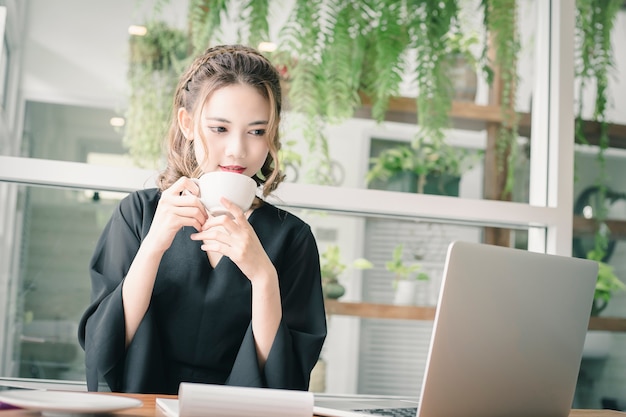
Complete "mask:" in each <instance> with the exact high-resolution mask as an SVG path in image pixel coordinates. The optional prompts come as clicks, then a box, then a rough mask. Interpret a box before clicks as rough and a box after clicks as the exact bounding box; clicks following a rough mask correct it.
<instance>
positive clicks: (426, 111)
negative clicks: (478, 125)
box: [407, 0, 458, 143]
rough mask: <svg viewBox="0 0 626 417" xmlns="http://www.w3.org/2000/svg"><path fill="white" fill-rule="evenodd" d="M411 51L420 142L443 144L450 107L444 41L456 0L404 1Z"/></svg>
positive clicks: (450, 95) (450, 24) (450, 99)
mask: <svg viewBox="0 0 626 417" xmlns="http://www.w3.org/2000/svg"><path fill="white" fill-rule="evenodd" d="M407 8H408V9H409V10H412V12H411V13H410V15H409V20H408V29H409V34H410V36H411V47H412V48H414V49H415V52H416V58H415V60H416V66H417V68H418V70H417V72H416V81H417V88H418V93H417V99H416V101H417V109H418V118H419V127H420V138H421V139H422V140H423V139H424V138H426V139H428V140H429V141H432V142H434V143H442V142H443V140H444V132H443V129H444V128H446V127H448V126H449V123H450V122H449V117H448V114H449V112H450V108H451V106H452V91H453V86H452V81H451V79H450V78H449V76H448V74H447V72H446V70H445V69H446V60H447V59H448V57H447V56H446V55H447V50H448V48H447V44H446V42H447V39H448V37H447V36H446V35H447V34H448V32H449V31H450V30H451V29H452V27H453V24H454V18H455V16H456V15H457V13H458V4H457V1H456V0H449V1H445V2H442V1H439V0H413V1H407Z"/></svg>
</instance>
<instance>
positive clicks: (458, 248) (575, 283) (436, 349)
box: [314, 241, 598, 417]
mask: <svg viewBox="0 0 626 417" xmlns="http://www.w3.org/2000/svg"><path fill="white" fill-rule="evenodd" d="M597 273H598V266H597V263H596V262H593V261H589V260H586V259H579V258H572V257H564V256H556V255H547V254H543V253H535V252H529V251H525V250H521V249H513V248H505V247H500V246H492V245H486V244H479V243H469V242H460V241H458V242H453V243H451V244H450V246H449V248H448V252H447V257H446V263H445V267H444V273H443V280H442V283H441V290H440V292H439V301H438V307H437V311H436V314H435V320H434V323H433V332H432V336H431V342H430V348H429V352H428V356H427V362H426V368H425V373H424V379H423V383H422V388H421V393H420V394H419V395H418V393H416V398H403V397H386V396H382V397H378V398H376V397H370V396H367V397H364V396H333V395H324V394H319V395H316V396H315V407H314V411H315V414H316V415H321V416H331V417H354V416H371V415H378V416H389V415H395V414H390V413H391V412H395V411H398V409H404V412H405V413H406V414H398V415H408V416H411V417H415V416H417V417H502V416H507V417H516V416H520V417H522V416H523V417H567V416H568V414H569V412H570V409H571V406H572V402H573V398H574V392H575V389H576V382H577V378H578V371H579V368H580V362H581V358H582V350H583V344H584V341H585V335H586V332H587V327H588V324H589V317H590V313H591V304H592V301H593V296H594V289H595V283H596V277H597ZM372 409H377V410H379V411H372Z"/></svg>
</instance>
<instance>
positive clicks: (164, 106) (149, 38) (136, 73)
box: [123, 21, 189, 168]
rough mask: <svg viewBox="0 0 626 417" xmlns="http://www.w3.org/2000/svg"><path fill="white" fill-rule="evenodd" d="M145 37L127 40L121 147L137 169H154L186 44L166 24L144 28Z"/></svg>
mask: <svg viewBox="0 0 626 417" xmlns="http://www.w3.org/2000/svg"><path fill="white" fill-rule="evenodd" d="M146 29H147V32H146V34H145V35H144V36H136V35H133V36H131V37H130V40H129V47H130V65H129V70H128V77H127V79H128V85H129V89H130V97H129V100H128V108H127V109H126V114H125V116H126V126H125V128H124V139H123V141H124V144H125V145H126V147H127V148H128V149H129V153H130V156H131V157H132V158H133V160H134V162H135V163H136V164H137V165H138V166H142V167H146V168H155V167H157V166H158V163H159V161H160V158H161V156H162V149H161V144H162V142H163V140H164V138H165V135H166V133H167V128H168V124H169V118H170V114H171V101H172V96H173V95H174V89H175V88H176V83H177V81H178V77H179V75H180V72H181V71H182V68H183V66H184V64H185V62H186V60H187V59H188V48H189V41H188V38H187V35H186V34H185V32H184V31H182V30H179V29H176V28H173V27H170V26H169V25H168V24H167V23H165V22H160V21H153V22H150V23H148V24H147V25H146Z"/></svg>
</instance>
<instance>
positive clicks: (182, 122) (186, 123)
mask: <svg viewBox="0 0 626 417" xmlns="http://www.w3.org/2000/svg"><path fill="white" fill-rule="evenodd" d="M178 127H179V129H180V131H181V132H183V135H184V136H185V138H186V139H187V140H193V135H192V134H191V132H192V123H191V116H189V112H187V109H185V108H184V107H181V108H179V109H178Z"/></svg>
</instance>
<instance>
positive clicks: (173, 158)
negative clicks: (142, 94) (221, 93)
mask: <svg viewBox="0 0 626 417" xmlns="http://www.w3.org/2000/svg"><path fill="white" fill-rule="evenodd" d="M236 84H240V85H249V86H251V87H253V88H254V89H255V90H256V91H257V92H258V93H259V94H261V96H263V97H264V98H266V99H267V100H268V102H269V104H270V118H269V121H268V128H267V132H266V138H267V145H268V148H269V153H268V155H267V158H266V160H265V163H264V164H263V166H262V167H261V171H260V175H259V174H255V175H254V176H253V177H252V179H254V180H255V181H256V182H257V184H258V185H263V196H267V195H268V194H269V193H271V192H272V191H274V190H275V189H276V187H277V186H278V184H280V182H281V181H282V180H283V179H284V177H285V176H284V175H283V174H282V172H280V168H279V167H280V164H279V161H278V151H279V150H280V146H281V145H280V138H279V132H278V125H279V123H280V114H281V113H280V112H281V106H282V93H281V89H280V77H279V74H278V71H277V70H276V68H275V67H274V66H273V65H272V64H271V62H270V61H269V60H268V59H267V58H265V57H264V56H263V55H261V54H260V53H259V52H258V51H257V50H255V49H253V48H250V47H247V46H243V45H220V46H215V47H211V48H209V49H207V50H206V51H205V52H204V53H203V54H202V55H200V56H198V57H197V58H196V59H195V60H194V61H193V62H192V63H191V65H190V66H189V68H187V70H186V71H185V72H184V73H183V74H182V76H181V77H180V80H179V81H178V86H177V87H176V93H175V94H174V103H173V106H172V107H173V108H172V116H171V122H170V128H169V132H168V135H167V143H166V146H167V151H168V152H167V166H166V168H165V169H164V170H163V172H161V174H160V175H159V178H158V181H157V184H158V186H159V188H160V189H161V191H163V190H165V189H167V188H169V187H170V186H171V185H172V184H173V183H174V182H176V181H177V180H178V179H179V178H180V177H182V176H187V177H192V178H196V177H198V176H199V175H201V174H202V172H201V170H200V167H199V165H198V161H197V160H196V156H195V152H194V148H193V140H195V139H192V140H189V139H187V138H186V137H185V136H184V135H183V132H182V131H181V129H180V127H179V125H178V117H177V114H178V109H180V108H181V107H184V108H185V109H186V110H187V112H188V113H189V114H190V115H192V122H193V124H194V126H195V124H196V123H198V121H199V120H200V117H199V116H200V113H201V112H202V108H203V107H204V105H205V104H206V103H207V101H208V100H209V98H210V97H211V94H213V93H214V92H215V91H217V90H218V89H220V88H223V87H227V86H230V85H236ZM203 145H204V143H203ZM204 146H205V150H206V145H204Z"/></svg>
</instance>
